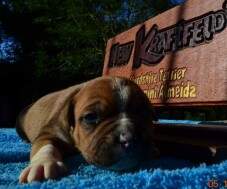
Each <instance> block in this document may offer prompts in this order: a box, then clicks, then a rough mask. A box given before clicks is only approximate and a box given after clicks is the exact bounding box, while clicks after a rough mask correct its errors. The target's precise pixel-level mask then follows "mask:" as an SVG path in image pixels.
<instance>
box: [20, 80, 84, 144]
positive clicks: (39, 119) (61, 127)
mask: <svg viewBox="0 0 227 189" xmlns="http://www.w3.org/2000/svg"><path fill="white" fill-rule="evenodd" d="M85 85H86V83H83V84H80V85H75V86H72V87H69V88H67V89H64V90H61V91H57V92H54V93H50V94H48V95H46V96H44V97H42V98H40V99H39V100H38V101H37V102H35V103H34V104H33V105H32V106H31V107H30V108H29V109H28V110H27V111H25V113H24V114H23V115H21V116H20V118H19V123H18V127H19V129H18V130H22V133H25V135H26V137H27V138H28V139H29V141H30V142H32V141H33V140H35V138H36V137H37V136H39V135H40V133H41V132H46V133H49V132H52V133H54V134H55V135H57V134H58V133H69V129H70V124H72V121H73V117H72V116H73V112H72V111H74V107H72V106H73V105H74V104H72V99H73V98H74V96H75V95H76V94H78V93H79V91H80V90H81V89H82V88H83V87H84V86H85ZM56 137H57V136H56Z"/></svg>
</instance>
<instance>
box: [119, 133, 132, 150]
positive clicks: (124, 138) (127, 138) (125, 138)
mask: <svg viewBox="0 0 227 189" xmlns="http://www.w3.org/2000/svg"><path fill="white" fill-rule="evenodd" d="M132 138H133V137H132V134H131V133H130V132H121V133H120V140H119V141H120V144H121V145H122V147H123V148H128V147H129V146H130V144H131V142H132Z"/></svg>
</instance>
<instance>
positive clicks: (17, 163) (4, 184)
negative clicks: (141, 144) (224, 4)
mask: <svg viewBox="0 0 227 189" xmlns="http://www.w3.org/2000/svg"><path fill="white" fill-rule="evenodd" d="M29 150H30V145H29V144H27V143H24V142H23V141H22V140H21V139H20V138H19V136H18V135H17V133H16V131H15V129H0V188H4V189H5V188H42V189H45V188H50V189H52V188H57V189H58V188H62V189H65V188H67V189H71V188H75V189H82V188H83V189H87V188H89V189H105V188H106V189H111V188H120V189H124V188H128V189H133V188H136V189H137V188H138V189H143V188H152V189H156V188H172V189H176V188H184V189H186V188H187V189H192V188H193V189H194V188H196V189H200V188H207V183H208V182H209V181H211V180H217V182H218V184H219V187H218V188H224V180H227V161H224V160H223V161H221V162H219V163H216V164H212V165H206V164H205V163H202V164H199V165H198V164H192V163H191V162H190V161H187V160H180V159H174V158H167V157H166V158H162V159H159V160H151V161H149V162H143V163H142V165H141V167H139V168H138V170H136V171H132V172H127V173H122V172H114V171H110V170H105V169H101V168H98V167H95V166H93V165H88V164H86V163H85V162H84V160H83V159H82V158H81V157H79V156H75V157H71V158H69V159H68V160H67V164H68V168H69V169H70V172H69V173H68V175H66V177H63V178H60V179H59V180H49V181H45V182H34V183H32V184H19V183H18V176H19V174H20V172H21V170H22V169H23V168H25V167H26V166H27V165H28V163H29V161H28V160H29ZM69 165H70V166H69Z"/></svg>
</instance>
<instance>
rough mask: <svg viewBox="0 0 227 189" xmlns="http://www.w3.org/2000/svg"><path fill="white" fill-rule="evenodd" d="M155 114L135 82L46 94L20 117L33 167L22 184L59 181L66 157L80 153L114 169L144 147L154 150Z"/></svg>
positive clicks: (109, 81)
mask: <svg viewBox="0 0 227 189" xmlns="http://www.w3.org/2000/svg"><path fill="white" fill-rule="evenodd" d="M152 120H153V118H152V110H151V107H150V103H149V100H148V98H147V97H146V95H145V94H144V93H143V92H142V90H141V89H140V88H139V87H138V86H137V85H136V84H135V83H133V82H132V81H130V80H127V79H123V78H119V77H101V78H97V79H94V80H91V81H89V82H86V83H83V84H80V85H76V86H73V87H70V88H67V89H65V90H62V91H58V92H54V93H51V94H49V95H46V96H44V97H42V98H41V99H39V100H38V101H37V102H36V103H34V104H33V105H32V106H31V107H30V108H29V109H28V110H27V111H26V112H25V113H24V114H23V115H22V117H21V118H20V122H19V127H20V129H21V130H22V131H23V133H25V135H26V137H27V138H28V140H29V141H30V142H31V143H32V150H31V156H30V157H31V164H30V165H29V166H28V167H27V168H26V169H25V170H24V171H23V172H22V173H21V176H20V181H21V182H31V181H34V180H42V179H48V178H56V177H57V176H59V175H61V174H62V173H63V172H64V171H65V167H64V164H63V158H64V156H67V155H68V154H69V153H72V152H75V151H79V152H80V153H81V154H82V155H83V156H84V158H85V159H86V160H87V161H88V162H89V163H93V164H97V165H102V166H110V165H112V164H114V163H116V162H118V161H120V160H121V159H122V158H124V157H125V156H129V154H130V155H131V154H133V155H134V154H135V153H138V150H140V148H141V145H142V146H145V145H150V146H149V148H150V149H152V145H153V144H152V143H151V138H152V136H151V135H152V131H151V129H152V127H151V125H152Z"/></svg>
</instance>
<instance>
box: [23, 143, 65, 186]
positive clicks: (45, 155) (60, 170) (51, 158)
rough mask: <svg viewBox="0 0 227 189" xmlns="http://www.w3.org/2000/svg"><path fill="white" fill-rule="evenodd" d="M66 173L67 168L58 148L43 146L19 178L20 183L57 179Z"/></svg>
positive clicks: (49, 145)
mask: <svg viewBox="0 0 227 189" xmlns="http://www.w3.org/2000/svg"><path fill="white" fill-rule="evenodd" d="M65 172H66V167H65V165H64V163H63V162H62V158H61V155H60V153H59V152H58V150H57V148H55V147H54V146H53V145H51V144H48V145H45V146H43V147H42V148H41V149H40V150H39V151H38V152H37V153H36V154H35V155H34V156H33V157H32V159H31V163H30V165H29V166H28V167H26V168H25V169H24V170H23V171H22V172H21V174H20V176H19V182H20V183H25V182H32V181H42V180H44V179H55V178H57V177H59V176H61V175H63V174H64V173H65Z"/></svg>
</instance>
